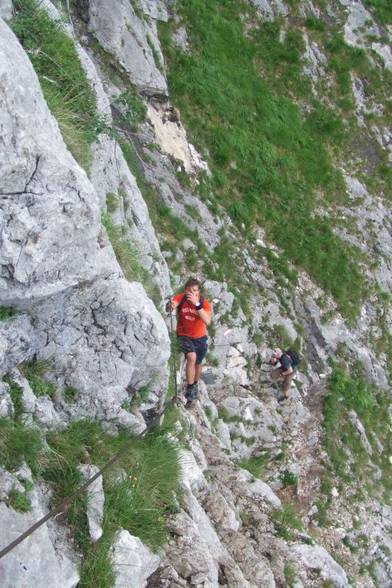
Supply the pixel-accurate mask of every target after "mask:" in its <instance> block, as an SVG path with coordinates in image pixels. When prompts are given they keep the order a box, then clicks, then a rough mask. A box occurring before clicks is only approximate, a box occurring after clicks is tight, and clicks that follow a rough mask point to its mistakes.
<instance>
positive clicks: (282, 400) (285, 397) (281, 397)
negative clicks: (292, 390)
mask: <svg viewBox="0 0 392 588" xmlns="http://www.w3.org/2000/svg"><path fill="white" fill-rule="evenodd" d="M287 398H288V396H286V395H285V394H281V395H280V396H278V402H284V401H285V400H287Z"/></svg>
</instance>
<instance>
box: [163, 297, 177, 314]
mask: <svg viewBox="0 0 392 588" xmlns="http://www.w3.org/2000/svg"><path fill="white" fill-rule="evenodd" d="M179 304H180V301H179V300H176V296H172V297H171V298H170V299H169V300H168V302H167V304H166V312H171V311H172V310H175V309H176V308H177V306H178V305H179Z"/></svg>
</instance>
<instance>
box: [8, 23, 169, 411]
mask: <svg viewBox="0 0 392 588" xmlns="http://www.w3.org/2000/svg"><path fill="white" fill-rule="evenodd" d="M0 31H1V35H0V54H1V55H2V58H1V59H0V74H1V76H2V88H1V90H2V97H3V96H4V104H5V108H3V109H2V110H1V114H0V117H1V124H2V127H3V128H4V129H5V141H4V142H3V143H2V144H1V146H0V150H1V149H2V150H3V155H2V157H1V158H0V178H1V179H0V193H1V194H2V200H1V209H0V217H1V218H2V224H1V231H2V232H1V239H2V249H1V259H0V263H1V266H2V274H1V275H0V289H1V292H2V294H1V303H2V304H11V305H16V306H19V307H25V306H29V311H30V313H31V315H32V316H33V318H34V327H35V334H36V337H37V341H39V345H38V343H37V344H36V347H39V351H40V353H36V355H38V356H39V357H41V358H42V357H45V358H48V357H51V358H52V360H53V361H54V365H55V367H56V371H57V372H58V373H61V374H62V378H64V380H67V382H68V384H69V385H72V386H74V387H75V388H77V389H78V390H79V391H80V392H81V397H80V405H79V409H82V410H83V409H85V410H86V412H85V416H86V415H87V414H89V415H98V414H99V415H104V416H106V417H107V418H108V419H109V420H112V421H115V419H116V417H117V415H118V412H119V410H120V406H121V403H122V401H123V400H124V399H125V397H126V396H127V393H126V390H125V389H126V388H129V389H130V390H132V389H137V387H138V386H139V387H140V386H142V385H147V384H151V382H152V380H154V384H151V389H152V391H154V390H155V391H156V392H157V393H158V394H160V391H161V390H162V388H163V387H164V386H165V382H166V378H167V367H166V364H167V359H168V355H169V339H168V335H167V329H166V326H165V324H164V322H163V320H162V317H161V316H160V315H159V313H158V312H157V310H156V309H155V307H154V306H153V304H152V302H151V301H150V300H149V299H148V298H147V297H146V295H145V292H144V290H143V288H142V287H141V286H140V285H138V284H136V283H132V284H130V283H128V282H126V281H125V280H124V279H123V278H122V272H121V270H120V268H119V266H118V263H117V261H116V259H115V257H114V253H113V251H112V248H111V247H110V246H109V243H108V241H107V240H106V239H105V236H104V233H103V232H102V229H101V225H100V207H99V199H98V197H97V195H96V193H95V192H94V190H93V187H92V185H91V183H90V182H89V180H88V178H87V176H86V174H85V173H84V171H83V170H81V168H80V167H79V166H78V165H77V164H76V162H75V161H74V160H73V158H72V157H71V155H70V153H69V152H68V151H67V150H66V148H65V145H64V143H63V140H62V137H61V135H60V132H59V129H58V126H57V123H56V122H55V121H54V119H53V117H52V116H51V115H50V113H49V111H48V108H47V106H46V104H45V102H44V100H43V96H42V92H41V90H40V88H39V84H38V80H37V77H36V75H35V73H34V71H33V69H32V66H31V63H30V61H29V60H28V58H27V56H26V55H25V53H24V52H23V50H22V48H21V47H20V45H19V44H18V43H17V41H16V38H15V37H14V35H13V33H11V31H10V30H9V29H8V28H7V27H6V25H5V24H4V23H0ZM24 88H29V91H28V92H26V91H25V90H24ZM3 93H4V94H3ZM26 113H30V115H29V116H26ZM15 196H17V198H16V197H15ZM21 244H22V247H21ZM7 322H8V321H7ZM34 351H36V349H34ZM149 367H151V368H152V371H151V372H149ZM72 410H77V407H76V406H75V407H73V408H70V411H72ZM78 416H79V418H80V416H83V414H80V413H79V415H78Z"/></svg>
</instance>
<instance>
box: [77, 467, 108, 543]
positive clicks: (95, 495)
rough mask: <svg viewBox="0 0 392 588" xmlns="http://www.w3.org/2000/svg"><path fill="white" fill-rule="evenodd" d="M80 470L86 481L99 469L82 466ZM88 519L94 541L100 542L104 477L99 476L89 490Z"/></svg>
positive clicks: (103, 502)
mask: <svg viewBox="0 0 392 588" xmlns="http://www.w3.org/2000/svg"><path fill="white" fill-rule="evenodd" d="M78 470H79V471H80V472H81V473H82V475H83V477H84V479H85V480H88V479H90V478H92V477H93V476H94V475H95V474H96V473H97V472H98V471H99V468H97V466H95V465H92V464H80V465H79V466H78ZM87 497H88V502H87V518H88V530H89V534H90V537H91V540H92V541H94V542H95V541H98V539H100V538H101V537H102V533H103V531H102V521H103V508H104V504H105V496H104V493H103V484H102V476H99V477H98V478H97V479H96V480H95V481H94V482H92V484H90V486H89V487H88V489H87Z"/></svg>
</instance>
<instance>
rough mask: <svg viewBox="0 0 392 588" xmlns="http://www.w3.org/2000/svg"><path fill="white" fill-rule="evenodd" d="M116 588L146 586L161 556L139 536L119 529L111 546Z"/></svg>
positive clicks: (141, 587) (140, 587)
mask: <svg viewBox="0 0 392 588" xmlns="http://www.w3.org/2000/svg"><path fill="white" fill-rule="evenodd" d="M111 555H112V562H113V570H114V573H115V575H116V580H115V584H114V586H115V588H123V587H124V586H127V588H144V587H145V586H146V585H147V581H146V580H147V578H148V577H149V576H151V574H152V573H153V572H155V570H156V569H157V567H158V566H159V563H160V561H161V558H160V557H159V556H158V555H156V554H154V553H152V551H151V550H150V549H149V548H148V547H146V546H145V545H144V544H143V543H142V542H141V541H140V539H139V538H138V537H134V536H133V535H131V534H130V533H128V531H124V530H122V531H119V532H118V533H117V534H116V537H115V539H114V542H113V545H112V547H111Z"/></svg>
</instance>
